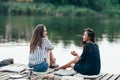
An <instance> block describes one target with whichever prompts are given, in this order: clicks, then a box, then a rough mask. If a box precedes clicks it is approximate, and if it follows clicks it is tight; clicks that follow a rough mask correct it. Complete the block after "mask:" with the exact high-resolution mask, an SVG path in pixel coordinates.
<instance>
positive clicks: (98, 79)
mask: <svg viewBox="0 0 120 80" xmlns="http://www.w3.org/2000/svg"><path fill="white" fill-rule="evenodd" d="M106 75H107V73H102V74H101V76H100V77H98V78H97V79H95V80H101V79H102V78H103V77H104V76H106Z"/></svg>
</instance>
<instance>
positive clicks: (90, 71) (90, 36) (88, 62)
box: [54, 28, 101, 75]
mask: <svg viewBox="0 0 120 80" xmlns="http://www.w3.org/2000/svg"><path fill="white" fill-rule="evenodd" d="M71 54H72V55H73V56H75V59H74V60H72V61H70V62H69V63H67V64H65V65H63V66H61V67H57V68H55V69H54V70H59V69H66V68H68V67H72V68H73V69H74V70H75V71H76V72H78V73H81V74H83V75H98V74H99V73H100V69H101V62H100V52H99V48H98V45H97V44H96V43H95V33H94V31H93V30H92V29H90V28H87V29H85V32H84V34H83V52H82V54H81V56H79V55H78V54H77V53H76V52H75V51H72V52H71Z"/></svg>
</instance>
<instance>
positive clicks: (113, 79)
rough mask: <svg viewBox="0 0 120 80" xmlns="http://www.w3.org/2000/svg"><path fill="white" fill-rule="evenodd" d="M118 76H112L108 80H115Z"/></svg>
mask: <svg viewBox="0 0 120 80" xmlns="http://www.w3.org/2000/svg"><path fill="white" fill-rule="evenodd" d="M119 76H120V74H113V76H112V77H111V78H110V79H109V80H116V79H117V78H118V77H119Z"/></svg>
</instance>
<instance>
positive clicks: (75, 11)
mask: <svg viewBox="0 0 120 80" xmlns="http://www.w3.org/2000/svg"><path fill="white" fill-rule="evenodd" d="M0 14H11V15H55V16H83V15H88V16H89V15H101V14H104V15H106V14H107V15H120V10H119V8H118V9H117V8H112V10H109V9H107V10H106V11H102V12H97V11H94V10H92V9H90V8H86V7H76V6H73V5H59V6H56V5H53V4H45V3H41V4H37V3H18V2H7V3H1V5H0Z"/></svg>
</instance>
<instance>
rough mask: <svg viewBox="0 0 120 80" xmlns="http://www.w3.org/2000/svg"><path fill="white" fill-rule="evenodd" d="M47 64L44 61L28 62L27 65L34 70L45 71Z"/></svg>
mask: <svg viewBox="0 0 120 80" xmlns="http://www.w3.org/2000/svg"><path fill="white" fill-rule="evenodd" d="M48 66H49V65H48V63H47V62H45V61H44V62H42V63H40V64H36V65H32V64H29V67H30V68H33V70H34V71H35V72H45V71H47V69H48Z"/></svg>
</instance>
